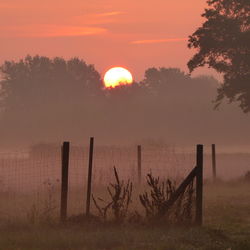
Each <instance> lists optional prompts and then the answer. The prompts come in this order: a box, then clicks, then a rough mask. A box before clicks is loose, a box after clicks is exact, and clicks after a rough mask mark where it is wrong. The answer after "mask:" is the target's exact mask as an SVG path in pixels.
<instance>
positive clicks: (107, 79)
mask: <svg viewBox="0 0 250 250" xmlns="http://www.w3.org/2000/svg"><path fill="white" fill-rule="evenodd" d="M103 80H104V84H105V87H106V88H115V87H117V86H120V85H128V84H132V83H133V77H132V74H131V73H130V72H129V71H128V70H127V69H125V68H123V67H113V68H111V69H109V70H108V71H107V72H106V73H105V75H104V79H103Z"/></svg>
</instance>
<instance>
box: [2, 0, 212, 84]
mask: <svg viewBox="0 0 250 250" xmlns="http://www.w3.org/2000/svg"><path fill="white" fill-rule="evenodd" d="M205 6H206V1H205V0H189V1H187V0H175V1H173V0H137V1H135V0H70V1H69V0H42V1H37V0H22V1H21V0H0V41H1V46H0V63H2V62H3V61H4V60H6V59H8V60H9V59H18V58H20V57H24V56H25V55H27V54H31V55H35V54H39V55H46V56H63V57H65V58H69V57H74V56H78V57H81V58H83V59H84V60H86V62H87V63H92V64H95V66H96V68H97V69H98V70H99V71H100V72H101V73H103V71H105V69H107V68H109V67H110V66H116V65H118V66H125V67H127V68H128V69H130V70H131V72H132V73H133V75H134V77H135V79H136V80H140V79H141V78H142V77H143V73H144V70H145V69H146V68H148V67H151V66H156V67H158V66H165V67H170V66H171V67H180V68H182V69H183V70H187V68H186V62H187V61H188V59H189V58H190V56H191V55H192V54H193V53H194V51H190V50H188V49H187V45H186V44H187V42H186V38H187V36H188V35H190V34H191V33H192V32H193V31H194V30H195V29H196V28H197V27H199V26H200V25H201V23H202V18H201V17H200V15H201V13H202V12H203V10H204V8H205ZM201 72H204V70H203V71H198V73H201ZM205 72H207V70H205Z"/></svg>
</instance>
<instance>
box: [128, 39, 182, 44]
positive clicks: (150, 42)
mask: <svg viewBox="0 0 250 250" xmlns="http://www.w3.org/2000/svg"><path fill="white" fill-rule="evenodd" d="M182 41H187V38H166V39H154V40H136V41H132V42H131V44H154V43H169V42H182Z"/></svg>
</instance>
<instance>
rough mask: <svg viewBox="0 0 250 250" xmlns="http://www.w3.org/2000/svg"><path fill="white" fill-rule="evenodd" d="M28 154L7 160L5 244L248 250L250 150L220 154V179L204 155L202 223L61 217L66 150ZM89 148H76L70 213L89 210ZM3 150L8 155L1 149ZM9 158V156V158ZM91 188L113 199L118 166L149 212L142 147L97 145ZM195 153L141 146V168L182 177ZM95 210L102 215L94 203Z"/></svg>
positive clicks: (135, 205)
mask: <svg viewBox="0 0 250 250" xmlns="http://www.w3.org/2000/svg"><path fill="white" fill-rule="evenodd" d="M56 150H57V151H56V152H53V153H51V150H49V151H50V154H49V152H47V153H44V152H43V153H42V154H40V155H39V154H33V155H32V154H31V153H30V152H26V153H25V154H24V153H23V154H20V153H19V155H18V156H17V155H16V154H15V157H13V154H8V155H7V156H6V154H5V155H4V157H2V158H1V165H0V169H1V174H0V176H1V178H0V179H1V184H0V185H1V190H0V195H1V201H0V230H1V233H0V249H4V250H6V249H10V250H12V249H13V250H17V249H19V250H21V249H25V250H26V249H27V250H29V249H58V250H59V249H60V250H61V249H69V250H70V249H72V250H75V249H76V250H78V249H79V250H80V249H250V240H249V239H250V213H249V211H250V181H249V180H247V179H245V178H244V175H245V173H246V172H247V171H249V168H250V167H249V165H248V162H249V160H250V155H249V154H233V153H231V154H225V153H219V154H218V155H217V166H218V170H217V172H218V180H217V181H216V182H213V181H212V179H211V155H210V153H209V152H205V153H206V154H205V158H204V218H203V219H204V223H203V227H201V228H199V227H195V226H193V227H189V226H183V225H171V224H168V223H161V224H160V225H154V224H152V225H150V224H149V223H136V222H132V223H124V224H123V225H116V224H114V223H111V222H105V223H104V222H103V223H99V222H98V223H97V222H96V221H91V220H90V221H86V220H85V219H84V218H83V219H80V220H71V219H70V220H69V221H68V222H66V223H65V224H61V223H60V222H59V207H60V151H58V149H56ZM87 153H88V152H87V149H85V150H83V151H81V149H79V148H75V149H73V150H72V151H71V158H70V166H69V168H70V174H69V196H68V201H69V202H68V214H69V217H70V218H74V216H77V215H79V214H82V213H83V212H84V211H85V202H86V182H87V181H86V175H87V172H86V171H87V170H86V169H87V158H88V157H87ZM2 156H3V155H2ZM10 156H11V157H10ZM94 156H95V158H94V168H93V171H94V172H93V173H94V174H93V190H92V191H93V194H94V195H95V196H100V197H104V198H107V196H105V195H106V186H107V185H108V184H109V183H110V182H112V180H113V178H114V177H113V173H112V167H113V166H114V165H115V166H116V167H117V169H118V172H119V174H120V176H121V179H124V180H127V179H131V180H132V181H133V183H134V184H135V187H134V194H133V198H132V199H133V202H132V204H131V207H130V211H131V212H132V211H133V210H135V209H136V210H137V211H139V212H140V213H142V214H143V209H142V207H141V205H140V203H139V202H138V194H139V193H141V192H142V191H144V190H145V189H146V187H145V183H142V185H141V186H140V187H138V185H137V176H136V171H137V170H136V167H137V166H136V160H137V159H136V147H134V148H133V147H127V148H118V147H97V148H96V149H95V154H94ZM194 162H195V154H194V152H192V151H188V152H187V151H184V150H177V149H173V148H169V147H163V146H161V147H160V148H159V147H158V146H157V147H143V151H142V173H143V176H145V175H146V174H147V173H148V172H152V173H153V174H154V175H155V176H161V178H163V179H164V178H167V177H171V178H172V179H173V180H176V181H177V182H178V180H181V179H183V178H184V177H185V175H186V174H187V173H188V172H189V171H190V170H191V169H192V167H194ZM91 213H93V214H97V210H96V208H95V207H94V205H93V203H92V205H91Z"/></svg>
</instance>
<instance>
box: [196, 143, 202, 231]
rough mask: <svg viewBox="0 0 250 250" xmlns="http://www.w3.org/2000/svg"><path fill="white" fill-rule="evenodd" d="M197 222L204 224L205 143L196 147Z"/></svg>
mask: <svg viewBox="0 0 250 250" xmlns="http://www.w3.org/2000/svg"><path fill="white" fill-rule="evenodd" d="M196 167H197V173H196V217H195V221H196V224H197V225H199V226H201V225H202V205H203V145H197V148H196Z"/></svg>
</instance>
